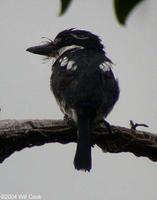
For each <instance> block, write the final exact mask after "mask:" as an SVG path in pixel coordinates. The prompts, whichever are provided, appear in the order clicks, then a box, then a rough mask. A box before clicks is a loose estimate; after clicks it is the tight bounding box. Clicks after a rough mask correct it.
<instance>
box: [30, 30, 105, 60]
mask: <svg viewBox="0 0 157 200" xmlns="http://www.w3.org/2000/svg"><path fill="white" fill-rule="evenodd" d="M72 48H83V49H93V50H97V51H103V48H104V47H103V45H102V43H101V40H100V38H99V37H98V36H96V35H94V34H92V33H91V32H89V31H85V30H77V29H73V28H72V29H67V30H64V31H62V32H60V33H59V34H58V35H57V36H56V37H55V39H54V41H51V40H50V41H48V42H47V43H46V44H44V45H39V46H34V47H30V48H28V49H27V51H29V52H31V53H35V54H39V55H44V56H48V57H57V56H58V55H60V54H61V52H63V51H65V50H68V49H72Z"/></svg>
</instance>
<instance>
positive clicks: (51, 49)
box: [27, 28, 120, 172]
mask: <svg viewBox="0 0 157 200" xmlns="http://www.w3.org/2000/svg"><path fill="white" fill-rule="evenodd" d="M104 49H105V48H104V45H103V44H102V40H101V39H100V37H99V36H97V35H95V34H93V33H92V32H90V31H87V30H80V29H76V28H70V29H66V30H63V31H61V32H60V33H58V34H57V36H56V37H55V39H54V40H50V39H49V40H48V41H46V43H44V44H41V45H39V46H33V47H30V48H28V49H27V51H28V52H30V53H34V54H38V55H43V56H46V57H47V58H52V59H53V64H52V75H51V78H50V88H51V90H52V93H53V94H54V97H55V99H56V102H57V103H58V105H59V107H60V110H61V111H62V112H63V114H64V116H65V119H67V120H66V121H67V122H70V123H69V124H71V125H74V126H75V127H76V128H77V147H76V153H75V157H74V167H75V169H77V170H83V171H88V172H89V171H90V170H91V168H92V155H91V153H92V152H91V148H92V132H93V130H94V128H95V126H96V124H98V123H99V122H104V125H105V126H106V127H107V130H108V132H109V133H111V134H112V132H111V128H110V125H109V123H108V122H107V121H106V120H105V118H106V117H107V115H108V114H109V113H110V111H111V110H112V109H113V107H114V105H115V103H116V102H117V100H118V99H119V94H120V89H119V83H118V80H117V78H116V77H115V75H114V74H113V71H112V66H113V63H112V61H111V60H110V59H109V58H108V57H107V56H106V52H105V50H104Z"/></svg>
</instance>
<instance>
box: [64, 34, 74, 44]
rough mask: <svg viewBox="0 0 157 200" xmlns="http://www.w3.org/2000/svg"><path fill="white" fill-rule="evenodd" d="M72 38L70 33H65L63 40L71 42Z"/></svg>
mask: <svg viewBox="0 0 157 200" xmlns="http://www.w3.org/2000/svg"><path fill="white" fill-rule="evenodd" d="M72 40H73V37H72V36H71V35H67V36H66V37H65V41H67V42H71V41H72Z"/></svg>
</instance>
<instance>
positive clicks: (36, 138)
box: [0, 120, 157, 163]
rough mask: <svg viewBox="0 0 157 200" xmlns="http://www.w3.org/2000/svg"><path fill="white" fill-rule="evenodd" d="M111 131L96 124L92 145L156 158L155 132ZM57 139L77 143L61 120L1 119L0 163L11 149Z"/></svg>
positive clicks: (19, 148) (69, 128)
mask: <svg viewBox="0 0 157 200" xmlns="http://www.w3.org/2000/svg"><path fill="white" fill-rule="evenodd" d="M111 128H112V134H108V132H107V130H106V128H104V127H97V128H95V130H94V132H93V145H95V144H96V145H97V146H99V147H100V148H101V149H102V150H103V152H110V153H120V152H131V153H134V154H135V155H136V156H145V157H148V158H149V159H151V160H152V161H157V135H156V134H152V133H149V132H144V131H137V130H134V129H128V128H124V127H119V126H111ZM51 142H59V143H62V144H67V143H69V142H77V130H76V129H75V128H72V127H69V126H68V125H67V124H66V123H65V122H64V121H63V120H1V121H0V163H2V162H3V161H4V160H5V159H6V158H7V157H9V156H10V155H11V154H12V153H14V152H15V151H20V150H22V149H24V148H25V147H33V146H39V145H43V144H45V143H51Z"/></svg>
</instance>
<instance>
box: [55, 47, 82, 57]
mask: <svg viewBox="0 0 157 200" xmlns="http://www.w3.org/2000/svg"><path fill="white" fill-rule="evenodd" d="M71 49H84V47H82V46H78V45H71V46H65V47H62V48H61V49H60V50H59V51H58V57H60V56H61V55H62V54H63V53H65V52H66V51H68V50H71Z"/></svg>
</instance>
